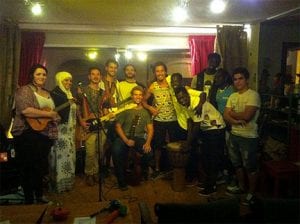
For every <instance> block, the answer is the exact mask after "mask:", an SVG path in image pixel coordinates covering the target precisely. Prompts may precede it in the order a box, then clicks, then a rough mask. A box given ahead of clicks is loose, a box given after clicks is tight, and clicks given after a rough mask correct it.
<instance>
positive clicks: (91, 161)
mask: <svg viewBox="0 0 300 224" xmlns="http://www.w3.org/2000/svg"><path fill="white" fill-rule="evenodd" d="M88 79H89V84H88V85H87V86H85V87H83V88H80V92H79V94H78V98H79V102H80V106H79V109H78V111H77V112H78V119H79V123H80V125H81V127H82V129H83V130H84V131H85V133H86V137H85V149H86V157H85V169H84V171H85V175H86V184H87V185H88V186H93V185H95V183H97V182H98V180H99V176H98V169H99V166H98V165H99V161H98V150H97V149H98V148H99V149H100V158H102V156H101V155H103V145H104V143H105V141H106V135H105V133H104V130H103V127H102V125H100V126H101V127H100V126H97V125H96V127H93V125H91V124H93V123H90V122H88V120H89V121H93V119H94V121H95V119H96V118H99V117H101V116H102V115H103V110H102V109H103V96H104V91H103V90H102V89H101V88H100V85H99V83H100V81H101V70H100V68H97V67H91V68H90V69H89V74H88ZM90 119H92V120H90ZM97 128H100V135H99V138H98V133H97ZM97 143H98V147H97Z"/></svg>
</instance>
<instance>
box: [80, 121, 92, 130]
mask: <svg viewBox="0 0 300 224" xmlns="http://www.w3.org/2000/svg"><path fill="white" fill-rule="evenodd" d="M80 125H81V127H83V129H84V130H85V131H88V130H89V128H90V124H89V123H87V122H85V121H83V120H81V121H80Z"/></svg>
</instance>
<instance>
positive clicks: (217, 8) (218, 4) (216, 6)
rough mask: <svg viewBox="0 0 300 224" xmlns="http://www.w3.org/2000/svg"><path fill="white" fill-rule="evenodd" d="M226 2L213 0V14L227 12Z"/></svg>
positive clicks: (211, 7) (211, 6)
mask: <svg viewBox="0 0 300 224" xmlns="http://www.w3.org/2000/svg"><path fill="white" fill-rule="evenodd" d="M225 7H226V5H225V2H224V1H223V0H213V1H212V2H211V3H210V11H211V12H213V13H216V14H218V13H221V12H223V11H224V10H225Z"/></svg>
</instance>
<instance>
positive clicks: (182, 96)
mask: <svg viewBox="0 0 300 224" xmlns="http://www.w3.org/2000/svg"><path fill="white" fill-rule="evenodd" d="M176 99H177V101H178V103H179V104H181V105H182V106H184V107H189V106H190V95H189V94H188V93H187V92H185V91H180V92H178V93H176Z"/></svg>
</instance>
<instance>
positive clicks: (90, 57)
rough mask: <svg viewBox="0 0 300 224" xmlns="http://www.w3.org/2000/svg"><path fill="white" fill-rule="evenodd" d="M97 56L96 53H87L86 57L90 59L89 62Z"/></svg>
mask: <svg viewBox="0 0 300 224" xmlns="http://www.w3.org/2000/svg"><path fill="white" fill-rule="evenodd" d="M97 56H98V52H97V51H90V52H88V53H87V57H88V58H89V59H90V60H95V59H96V58H97Z"/></svg>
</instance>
